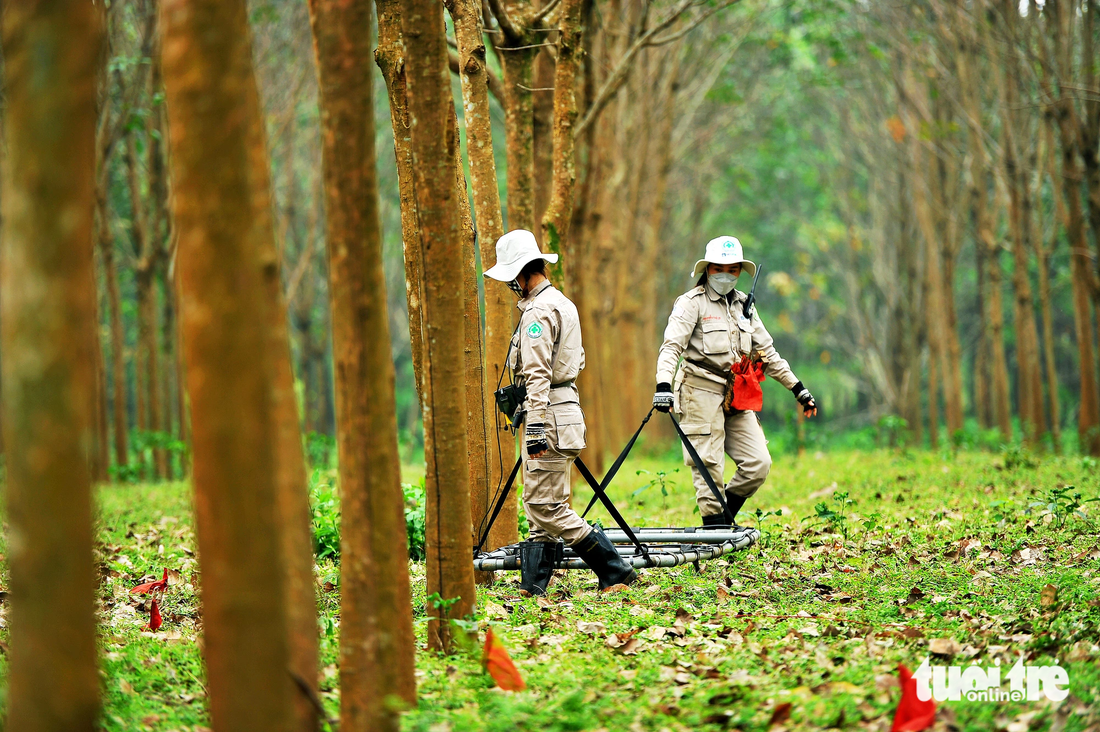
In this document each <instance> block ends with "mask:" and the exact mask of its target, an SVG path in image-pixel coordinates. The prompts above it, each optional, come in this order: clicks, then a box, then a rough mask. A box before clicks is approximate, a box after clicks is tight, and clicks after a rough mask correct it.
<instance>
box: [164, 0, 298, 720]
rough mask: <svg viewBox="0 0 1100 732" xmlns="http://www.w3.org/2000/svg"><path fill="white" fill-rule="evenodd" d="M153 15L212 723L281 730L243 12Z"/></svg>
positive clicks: (257, 148) (263, 229) (261, 198)
mask: <svg viewBox="0 0 1100 732" xmlns="http://www.w3.org/2000/svg"><path fill="white" fill-rule="evenodd" d="M162 21H163V28H164V43H163V47H164V52H163V63H164V80H165V88H166V92H167V103H168V113H169V115H170V125H169V130H170V133H171V146H172V156H171V161H172V167H173V181H174V187H175V188H174V196H173V204H174V209H175V210H174V213H175V221H176V223H177V225H178V227H179V231H180V238H179V266H180V281H181V290H182V297H181V301H182V304H183V311H182V313H181V323H182V327H183V331H184V347H185V351H186V370H187V384H188V392H189V394H190V397H191V409H192V413H193V415H194V423H193V431H192V441H193V444H194V463H193V465H194V468H193V470H194V477H193V483H194V487H195V509H196V511H195V512H196V523H197V529H198V532H197V533H198V540H199V554H200V557H201V559H202V567H201V568H202V601H203V621H204V622H203V625H204V640H205V644H204V655H205V660H206V668H207V688H208V689H209V699H210V712H211V718H212V721H213V728H214V729H215V730H234V731H237V730H264V731H265V732H266V731H267V730H290V729H291V728H292V720H293V719H294V716H293V711H292V710H293V699H294V698H295V695H296V694H297V693H298V692H297V691H296V690H295V689H294V686H293V684H292V682H291V675H290V674H289V673H287V669H288V666H289V665H290V661H291V656H290V652H289V649H288V647H287V627H288V625H287V606H286V602H287V599H286V594H285V592H286V589H287V588H286V573H285V571H284V570H283V568H282V567H283V566H284V562H286V561H287V558H286V557H285V556H284V553H283V545H282V536H283V530H282V529H283V527H282V526H281V511H280V510H279V507H280V494H279V475H280V471H281V466H280V465H279V464H278V461H277V458H278V456H277V455H276V454H275V453H276V450H277V449H279V448H281V444H280V442H279V440H278V437H279V425H278V416H277V413H276V411H275V410H276V396H277V395H276V389H275V383H274V374H275V372H276V364H274V363H272V362H271V360H272V356H273V349H272V348H271V341H272V335H271V324H272V317H271V315H270V310H269V308H270V307H271V303H270V299H269V297H268V294H267V292H266V291H265V287H266V285H265V279H270V277H271V274H272V272H271V268H272V263H271V262H270V261H267V262H265V261H264V251H265V249H266V250H270V249H271V248H272V247H273V246H274V237H275V234H274V230H273V226H272V221H271V205H270V190H269V182H268V169H267V157H266V150H265V145H264V132H263V122H262V117H261V112H260V100H259V93H258V90H257V88H256V81H255V78H254V77H253V73H252V53H251V38H250V33H249V27H248V15H247V11H246V8H245V4H244V2H240V1H231V0H229V1H227V0H165V2H164V3H163V5H162ZM265 266H266V268H267V269H268V271H267V272H266V273H265V272H264V271H262V268H263V267H265ZM277 271H278V270H277V269H276V270H275V272H276V273H277ZM214 325H216V327H214Z"/></svg>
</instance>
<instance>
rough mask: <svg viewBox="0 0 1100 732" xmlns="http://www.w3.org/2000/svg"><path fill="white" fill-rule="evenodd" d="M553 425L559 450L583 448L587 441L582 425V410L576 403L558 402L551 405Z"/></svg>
mask: <svg viewBox="0 0 1100 732" xmlns="http://www.w3.org/2000/svg"><path fill="white" fill-rule="evenodd" d="M553 414H554V427H555V430H556V432H557V445H556V446H557V448H558V449H559V450H583V449H584V448H585V447H586V446H587V445H588V443H587V442H586V440H585V438H586V436H587V433H586V430H585V426H584V412H583V411H581V406H580V405H579V404H576V403H567V404H559V405H556V406H554V407H553Z"/></svg>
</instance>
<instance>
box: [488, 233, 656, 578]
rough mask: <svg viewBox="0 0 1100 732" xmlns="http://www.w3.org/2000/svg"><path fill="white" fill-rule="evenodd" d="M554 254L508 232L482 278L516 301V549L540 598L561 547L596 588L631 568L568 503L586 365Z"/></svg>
mask: <svg viewBox="0 0 1100 732" xmlns="http://www.w3.org/2000/svg"><path fill="white" fill-rule="evenodd" d="M557 261H558V255H556V254H543V253H542V252H541V251H539V247H538V243H537V242H536V241H535V236H534V234H532V233H531V232H529V231H525V230H523V229H518V230H516V231H511V232H509V233H507V234H505V235H504V236H502V237H501V238H500V240H499V241H498V242H497V264H496V265H495V266H493V267H491V268H490V269H488V270H487V271H486V272H485V276H486V277H489V278H491V279H494V280H499V281H501V282H504V283H506V284H507V285H508V287H509V289H511V290H512V291H513V292H515V293H516V294H517V295H519V297H520V301H519V305H518V307H519V310H520V311H521V312H522V315H521V316H520V323H519V327H518V328H516V332H515V333H514V334H513V335H512V343H511V346H510V347H509V350H508V366H509V367H510V368H511V369H512V371H513V373H514V374H515V376H516V380H517V382H518V383H522V384H523V385H524V387H525V388H526V390H527V398H526V402H525V405H524V406H525V411H526V417H525V421H526V426H525V429H524V444H523V457H524V466H523V507H524V510H525V511H526V512H527V520H528V522H529V523H530V525H531V534H530V536H529V538H528V540H527V541H525V542H523V544H521V546H520V573H521V580H520V587H521V589H524V590H526V591H527V592H530V593H531V594H535V595H541V594H545V592H546V587H547V584H548V583H549V581H550V576H551V575H552V574H553V570H554V564H555V562H556V561H557V560H558V559H560V558H561V550H562V545H561V544H560V543H559V542H558V540H559V539H560V540H561V541H563V542H564V543H565V545H567V546H570V547H572V548H573V549H574V550H575V551H576V552H577V554H578V555H579V556H580V557H581V559H583V560H584V561H585V563H586V564H587V565H588V566H589V567H590V568H591V569H592V570H593V571H594V572H595V573H596V575H597V576H598V577H599V579H600V588H601V589H606V588H608V587H611V586H613V585H618V584H629V583H630V582H633V581H634V579H635V578H636V577H637V573H636V572H635V571H634V568H633V567H631V566H630V565H628V564H627V563H626V562H624V561H623V559H622V558H621V557H620V556H619V553H618V551H617V550H616V549H615V546H614V545H613V544H612V543H611V541H610V539H608V538H607V535H606V534H604V532H603V531H602V530H601V529H600V528H599V527H596V526H591V525H589V524H588V523H587V522H586V521H585V520H584V519H582V518H581V517H580V516H579V515H577V512H576V511H574V510H573V508H572V507H571V506H570V503H569V493H570V486H569V476H570V468H572V466H573V460H574V459H575V458H576V457H577V455H578V454H579V453H580V451H581V450H582V449H584V447H585V445H586V442H585V426H584V412H582V411H581V405H580V394H579V392H578V391H577V385H576V378H577V374H579V373H580V372H581V369H583V368H584V348H583V346H582V345H581V324H580V317H579V316H578V315H577V307H576V306H575V305H574V304H573V303H572V302H571V301H570V300H569V298H567V297H566V296H565V295H563V294H562V293H561V292H560V291H559V290H557V289H556V288H555V287H554V286H553V285H552V284H551V283H550V280H548V279H547V278H546V262H550V263H554V262H557Z"/></svg>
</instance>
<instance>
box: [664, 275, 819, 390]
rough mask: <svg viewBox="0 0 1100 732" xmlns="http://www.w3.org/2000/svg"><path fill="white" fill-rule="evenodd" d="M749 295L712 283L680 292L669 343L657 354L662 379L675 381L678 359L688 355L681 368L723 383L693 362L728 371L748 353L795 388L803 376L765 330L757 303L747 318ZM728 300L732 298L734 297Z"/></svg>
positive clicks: (667, 330) (668, 331) (668, 329)
mask: <svg viewBox="0 0 1100 732" xmlns="http://www.w3.org/2000/svg"><path fill="white" fill-rule="evenodd" d="M747 298H748V296H747V295H746V294H745V293H743V292H741V291H739V290H734V291H733V292H731V293H730V297H729V298H728V299H727V298H726V297H723V296H722V295H719V294H718V293H717V292H715V291H714V289H713V288H712V287H711V286H710V285H709V283H708V284H706V285H699V286H698V287H695V288H693V289H691V290H689V291H688V292H686V293H684V294H683V295H681V296H680V297H678V298H676V304H675V305H674V306H673V308H672V314H671V315H669V316H668V326H667V327H666V328H665V342H664V343H663V344H662V345H661V350H660V353H659V354H658V355H657V383H658V384H671V383H672V377H673V374H674V373H675V371H676V363H677V362H678V361H679V360H680V356H681V355H683V356H684V367H683V369H681V373H686V374H691V375H694V376H698V377H700V378H703V379H707V380H709V381H714V382H717V383H723V382H724V380H723V379H722V377H720V376H718V374H716V373H712V372H711V371H708V370H707V369H705V368H700V367H699V366H696V365H695V364H693V363H690V361H699V362H702V363H704V364H706V365H707V366H708V367H710V368H711V369H714V370H715V371H719V372H728V371H729V370H730V366H732V365H733V363H734V362H735V361H740V360H741V356H742V355H745V354H748V355H749V356H751V357H759V358H760V359H761V360H762V361H763V362H764V364H765V365H764V373H766V374H767V375H768V376H770V377H772V378H773V379H775V380H776V381H778V382H779V383H780V384H782V385H783V386H785V387H787V388H788V389H790V388H791V387H792V386H794V385H795V384H797V383H798V377H797V376H795V375H794V372H793V371H791V367H790V366H789V365H788V364H787V362H786V361H784V360H783V359H782V358H781V357H780V355H779V353H778V352H776V350H775V346H773V345H772V337H771V334H769V333H768V331H767V330H765V329H764V324H763V323H762V322H760V316H759V315H758V314H757V312H756V309H755V308H753V313H752V318H751V319H748V318H745V316H744V314H743V312H744V311H743V308H744V304H745V300H746V299H747ZM729 300H732V302H730V301H729Z"/></svg>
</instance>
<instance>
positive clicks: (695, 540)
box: [474, 527, 760, 572]
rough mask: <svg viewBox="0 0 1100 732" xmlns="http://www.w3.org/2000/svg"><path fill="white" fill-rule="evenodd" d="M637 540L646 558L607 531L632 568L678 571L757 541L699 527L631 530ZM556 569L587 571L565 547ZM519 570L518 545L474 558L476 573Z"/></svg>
mask: <svg viewBox="0 0 1100 732" xmlns="http://www.w3.org/2000/svg"><path fill="white" fill-rule="evenodd" d="M633 531H634V534H635V536H637V538H638V540H639V541H641V542H642V543H643V544H645V545H646V549H647V552H646V553H645V554H641V553H638V551H637V549H636V547H635V546H634V543H633V542H632V541H631V540H630V539H629V538H628V537H627V535H626V534H625V532H623V531H622V530H621V529H606V533H607V537H608V538H609V539H611V542H612V543H613V544H615V545H616V547H615V548H616V549H617V550H618V551H619V554H620V555H622V558H623V561H625V562H626V563H627V564H630V565H631V566H633V567H635V568H641V567H678V566H680V565H682V564H694V563H697V562H703V561H706V560H708V559H717V558H718V557H721V556H723V555H725V554H732V553H733V552H738V551H743V550H745V549H748V548H749V547H750V546H752V545H753V544H755V543H756V542H757V541H758V540H759V539H760V532H759V531H757V530H756V529H752V528H745V527H737V528H736V529H731V528H719V529H701V528H699V527H687V528H673V527H669V528H663V529H634V530H633ZM554 566H555V569H588V565H587V564H585V563H584V560H583V559H581V558H580V557H579V556H577V555H576V553H575V552H573V551H572V550H571V549H569V548H568V547H566V548H565V552H564V557H563V558H562V559H561V561H559V562H557V563H556V564H555V565H554ZM519 568H520V557H519V544H510V545H508V546H504V547H501V548H499V549H494V550H493V551H491V552H481V553H480V554H478V555H477V556H476V557H474V569H476V570H478V571H479V572H498V571H508V570H517V569H519Z"/></svg>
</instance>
